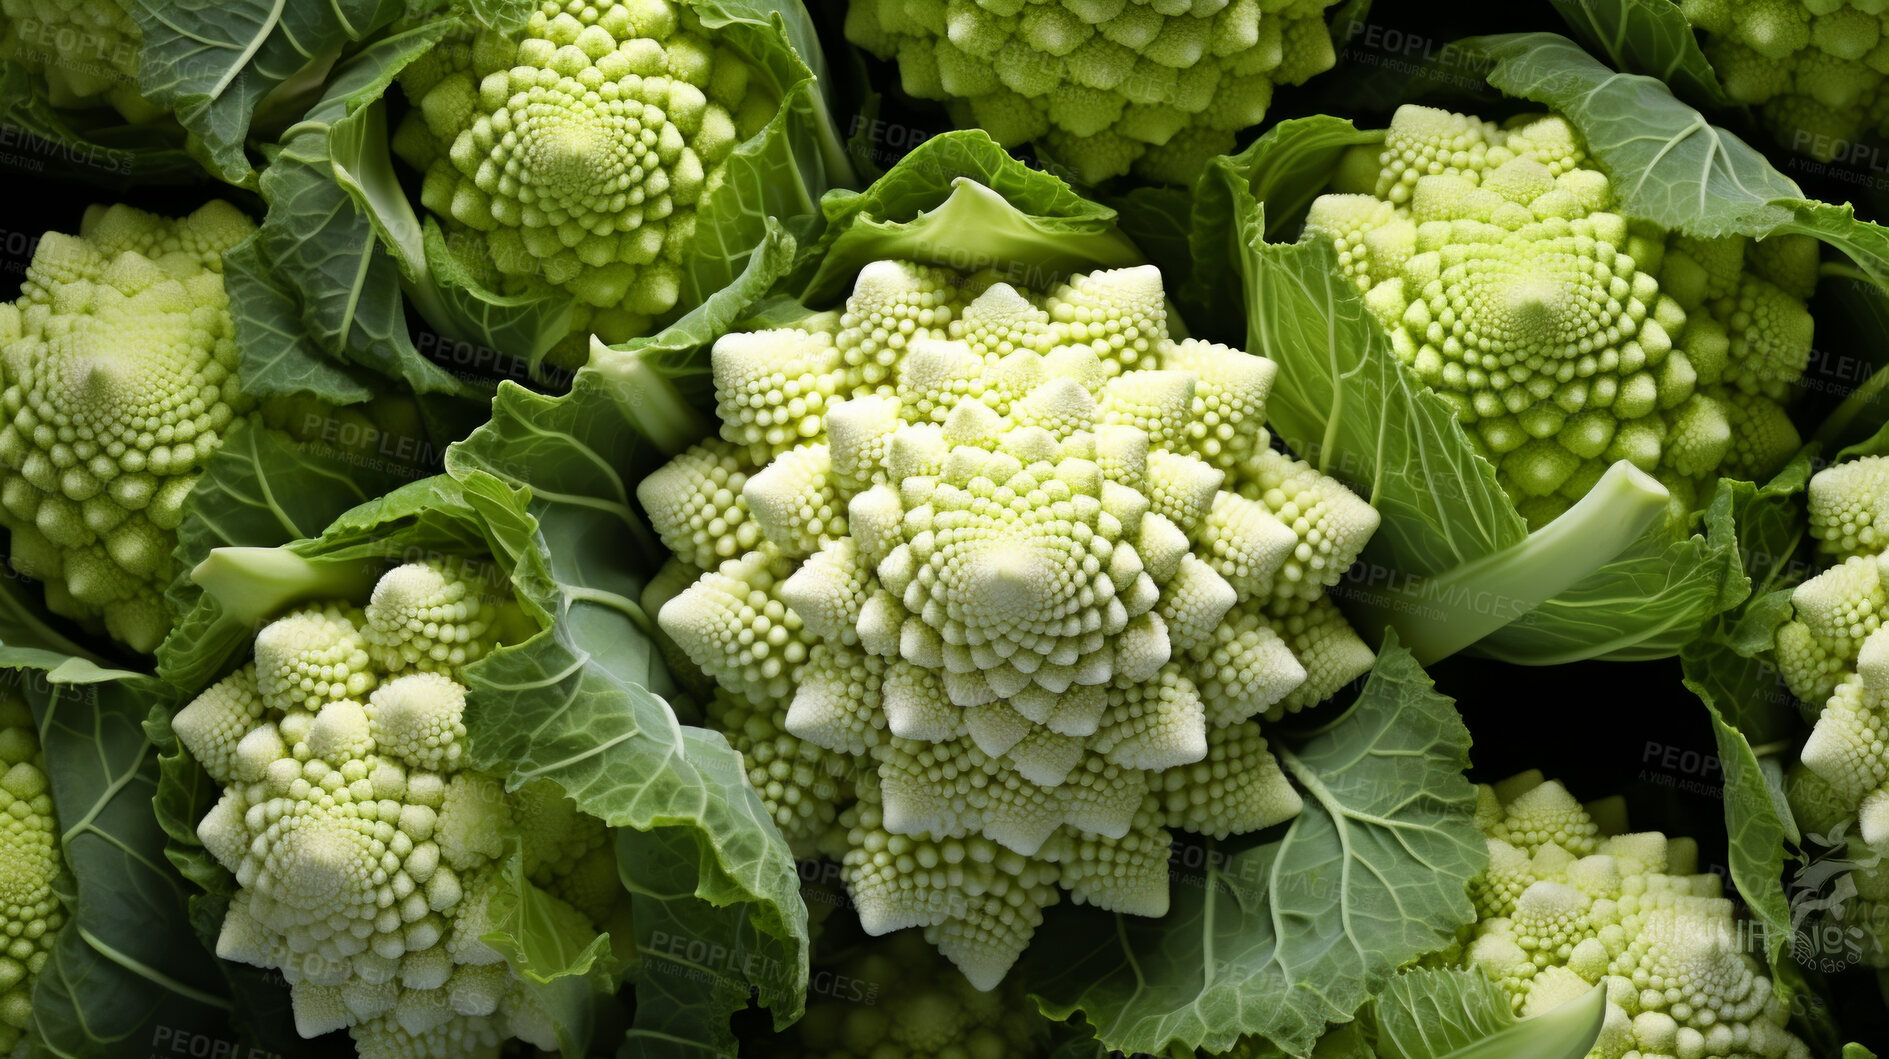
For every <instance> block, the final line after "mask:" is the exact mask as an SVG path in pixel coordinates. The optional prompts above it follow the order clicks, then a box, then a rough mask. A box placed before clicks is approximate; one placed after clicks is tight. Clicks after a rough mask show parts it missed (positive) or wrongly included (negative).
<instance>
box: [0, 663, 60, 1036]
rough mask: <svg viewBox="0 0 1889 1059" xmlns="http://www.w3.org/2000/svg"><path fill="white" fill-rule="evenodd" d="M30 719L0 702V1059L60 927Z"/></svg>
mask: <svg viewBox="0 0 1889 1059" xmlns="http://www.w3.org/2000/svg"><path fill="white" fill-rule="evenodd" d="M45 769H46V763H45V761H44V760H43V759H42V758H41V755H40V747H39V733H38V731H37V730H35V728H34V727H33V714H32V712H31V711H30V710H28V709H27V707H26V704H25V703H24V702H22V701H20V700H19V698H18V697H16V696H14V695H11V694H6V695H0V1055H12V1054H13V1049H14V1047H15V1046H16V1045H18V1044H19V1043H20V1038H21V1036H22V1035H24V1033H25V1032H26V1026H27V1023H28V1021H30V1020H31V1018H32V1014H33V981H34V979H35V978H37V977H38V976H39V972H40V969H41V968H42V967H44V966H45V965H46V958H47V956H48V955H50V954H51V952H52V946H53V940H54V939H55V938H56V937H58V934H59V928H60V926H62V925H63V924H64V923H65V919H66V911H65V906H64V905H62V904H61V903H60V901H59V895H58V893H57V891H56V890H55V884H56V883H57V882H58V881H59V875H60V873H61V872H62V871H63V870H64V867H63V865H62V864H61V862H60V859H59V826H58V823H57V821H55V820H54V819H53V806H52V793H51V786H50V783H49V781H48V779H47V777H46V771H45Z"/></svg>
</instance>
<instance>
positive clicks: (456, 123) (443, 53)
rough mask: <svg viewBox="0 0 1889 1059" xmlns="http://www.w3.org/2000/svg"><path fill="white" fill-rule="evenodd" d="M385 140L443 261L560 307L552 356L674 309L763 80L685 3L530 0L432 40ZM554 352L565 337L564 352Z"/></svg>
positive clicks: (407, 76)
mask: <svg viewBox="0 0 1889 1059" xmlns="http://www.w3.org/2000/svg"><path fill="white" fill-rule="evenodd" d="M400 82H401V86H402V87H403V88H404V89H405V91H406V94H407V98H408V99H410V100H411V101H412V102H413V104H414V108H413V110H412V112H411V113H410V114H409V116H408V117H407V119H406V121H405V123H404V124H403V125H402V126H401V128H400V129H399V131H398V132H397V133H396V135H395V138H394V148H395V150H396V151H397V152H399V154H400V156H401V157H402V158H404V159H406V160H407V161H408V162H409V163H410V164H412V165H413V166H414V167H415V168H417V169H420V170H421V171H422V172H423V173H424V174H425V176H424V179H423V182H422V184H421V191H420V198H421V201H422V202H423V203H424V204H425V206H426V208H427V209H429V210H432V211H433V213H434V214H436V215H437V216H438V217H439V218H440V219H441V222H442V223H443V224H445V225H446V226H447V228H448V231H449V239H450V240H451V245H452V247H453V250H454V253H455V256H456V257H458V258H459V260H460V261H461V262H462V263H463V264H464V265H465V267H466V268H468V269H469V270H470V271H471V273H472V274H473V275H475V276H483V277H487V278H488V280H489V281H490V282H491V283H492V284H493V285H494V286H496V287H498V288H500V290H501V292H503V293H540V292H545V291H547V290H556V291H559V292H562V293H563V294H565V295H567V296H569V297H571V298H574V299H575V300H576V302H577V304H578V312H577V316H576V318H575V319H574V320H573V321H572V328H573V334H574V336H575V337H573V338H572V339H569V340H567V341H566V342H565V343H563V345H561V346H560V347H559V348H560V351H561V352H560V354H559V355H560V357H561V359H566V360H570V359H574V360H575V361H576V362H580V363H581V361H582V359H583V356H584V352H585V351H586V350H587V349H588V348H589V346H588V336H589V335H592V334H595V335H596V336H597V337H599V338H601V339H602V340H603V341H605V342H619V341H622V340H624V339H628V338H632V337H635V336H637V335H640V334H644V333H647V331H648V329H649V328H650V326H651V325H652V324H653V323H654V322H655V321H656V320H657V319H658V318H660V317H663V316H664V315H665V314H668V313H669V312H670V311H671V310H673V309H675V308H676V305H677V299H678V298H679V296H680V295H681V293H682V284H683V271H684V269H685V267H686V262H687V258H688V256H689V254H690V253H691V250H692V246H691V244H692V243H693V241H694V239H695V229H696V223H695V221H696V213H697V211H698V210H700V209H702V208H704V207H705V206H706V204H707V202H708V199H709V197H710V196H711V195H713V194H714V192H715V190H716V189H717V188H719V187H720V186H721V184H722V181H723V180H724V178H725V173H726V169H727V163H728V159H729V157H730V155H732V154H733V153H734V150H735V148H736V147H738V146H740V144H741V143H742V142H743V141H744V140H747V139H748V138H750V137H752V136H754V135H755V134H756V133H758V132H760V131H761V129H762V127H764V126H765V125H766V124H767V123H768V121H769V120H771V119H772V118H773V116H774V112H775V111H776V110H777V109H778V107H779V103H780V100H779V95H778V92H777V91H776V90H775V89H773V88H771V87H769V86H768V82H767V77H766V75H765V74H764V73H763V72H762V71H761V70H760V68H758V67H757V66H756V65H755V64H754V63H753V62H752V61H751V60H750V59H749V58H748V57H747V56H745V55H743V54H741V53H739V52H738V51H735V50H734V49H732V48H731V47H729V46H727V45H725V44H718V43H716V42H715V39H714V37H713V35H712V34H710V33H709V32H707V31H706V30H704V28H703V27H702V25H701V23H700V20H699V19H698V17H697V16H696V14H695V12H694V11H693V10H692V8H691V7H690V6H689V5H688V4H687V3H680V2H673V0H621V2H606V3H601V4H591V3H583V2H578V0H543V2H541V3H539V4H538V5H537V8H536V10H535V11H533V12H532V13H531V16H530V18H529V20H528V21H527V22H526V24H525V26H524V27H523V28H522V29H520V30H518V31H516V32H514V33H506V32H500V31H497V30H487V29H482V30H479V31H477V32H476V33H469V34H462V35H460V36H457V37H454V38H450V39H448V40H447V41H445V42H443V43H441V44H440V45H438V46H437V47H436V48H435V49H434V51H433V52H432V53H431V54H429V55H428V56H426V57H424V58H422V59H421V60H420V61H417V62H415V63H414V64H412V65H411V66H409V67H408V68H407V69H406V70H405V71H404V72H403V73H402V74H401V77H400ZM566 347H568V348H566Z"/></svg>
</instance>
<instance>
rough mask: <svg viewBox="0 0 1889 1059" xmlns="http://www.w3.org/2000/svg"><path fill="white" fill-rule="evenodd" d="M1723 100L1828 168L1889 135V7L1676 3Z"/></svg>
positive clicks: (1866, 3) (1824, 2) (1763, 0)
mask: <svg viewBox="0 0 1889 1059" xmlns="http://www.w3.org/2000/svg"><path fill="white" fill-rule="evenodd" d="M1679 7H1680V10H1681V11H1683V12H1684V13H1685V16H1686V21H1688V22H1690V23H1692V25H1693V26H1694V27H1695V28H1697V29H1699V30H1701V31H1702V32H1704V33H1705V34H1706V38H1705V41H1704V47H1705V54H1706V57H1707V58H1708V59H1710V60H1711V62H1712V66H1713V68H1714V69H1715V70H1717V71H1718V75H1719V81H1720V82H1721V83H1722V84H1723V85H1724V86H1725V92H1726V94H1727V95H1729V96H1731V97H1732V98H1733V99H1734V100H1737V101H1738V102H1740V103H1745V104H1749V105H1751V106H1754V107H1757V108H1758V112H1759V114H1760V116H1761V117H1762V118H1763V119H1764V122H1765V124H1766V125H1768V126H1769V127H1770V131H1771V133H1772V135H1773V136H1775V137H1776V138H1777V139H1778V141H1779V142H1780V143H1782V144H1783V145H1784V146H1786V147H1788V148H1790V149H1791V150H1793V151H1796V152H1798V153H1799V154H1805V155H1810V156H1812V157H1814V158H1817V159H1819V160H1822V161H1826V162H1827V161H1830V160H1831V159H1833V158H1835V157H1837V156H1839V155H1841V154H1842V153H1844V152H1845V151H1847V150H1849V149H1851V148H1852V147H1854V146H1855V144H1856V142H1857V140H1859V139H1860V138H1861V137H1863V136H1865V135H1867V134H1869V133H1875V132H1880V131H1882V130H1883V129H1884V128H1885V127H1889V95H1885V94H1884V92H1883V90H1882V89H1883V79H1884V76H1885V75H1886V74H1889V48H1885V47H1883V46H1882V45H1883V39H1884V37H1885V36H1889V7H1885V6H1884V5H1883V4H1881V3H1880V2H1878V0H1810V2H1805V0H1679Z"/></svg>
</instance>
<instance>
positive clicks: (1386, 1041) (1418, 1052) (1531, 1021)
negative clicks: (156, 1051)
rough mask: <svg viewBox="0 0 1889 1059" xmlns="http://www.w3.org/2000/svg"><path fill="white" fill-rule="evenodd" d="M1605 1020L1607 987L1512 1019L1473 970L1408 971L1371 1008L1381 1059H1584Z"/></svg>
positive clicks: (1501, 996) (1503, 1000) (1505, 1002)
mask: <svg viewBox="0 0 1889 1059" xmlns="http://www.w3.org/2000/svg"><path fill="white" fill-rule="evenodd" d="M1606 1015H1607V989H1606V987H1605V986H1599V985H1597V986H1595V987H1594V988H1593V989H1591V990H1589V991H1588V993H1587V995H1586V996H1584V997H1582V998H1581V999H1579V1000H1576V1001H1573V1002H1572V1003H1568V1004H1563V1005H1561V1006H1560V1007H1558V1008H1555V1009H1553V1010H1552V1011H1547V1012H1543V1013H1542V1014H1540V1015H1536V1016H1534V1017H1532V1018H1528V1019H1524V1020H1522V1021H1520V1022H1517V1021H1516V1019H1515V1014H1514V1012H1513V1011H1512V1010H1510V1007H1509V996H1508V993H1506V992H1505V991H1504V990H1503V989H1502V987H1500V986H1498V985H1496V984H1495V983H1494V982H1492V981H1490V980H1489V978H1488V976H1487V975H1484V974H1483V973H1482V972H1481V971H1478V970H1430V969H1419V970H1414V971H1407V972H1405V973H1403V974H1400V975H1398V976H1397V977H1395V978H1392V979H1391V981H1390V985H1389V986H1388V987H1387V988H1386V989H1385V990H1384V992H1383V993H1381V994H1379V995H1378V996H1377V997H1376V998H1375V999H1374V1000H1373V1001H1372V1003H1371V1009H1370V1022H1371V1023H1372V1029H1373V1030H1374V1031H1375V1035H1376V1039H1377V1046H1376V1055H1377V1056H1378V1059H1585V1057H1586V1056H1587V1053H1588V1050H1589V1049H1591V1048H1593V1046H1594V1042H1595V1041H1596V1040H1598V1039H1599V1037H1600V1029H1601V1023H1602V1021H1603V1020H1604V1019H1605V1018H1606Z"/></svg>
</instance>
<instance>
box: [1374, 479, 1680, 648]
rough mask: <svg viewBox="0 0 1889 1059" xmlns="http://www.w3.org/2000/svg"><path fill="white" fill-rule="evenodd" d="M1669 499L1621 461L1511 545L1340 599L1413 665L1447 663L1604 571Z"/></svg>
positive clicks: (1656, 518) (1656, 517)
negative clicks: (1393, 635)
mask: <svg viewBox="0 0 1889 1059" xmlns="http://www.w3.org/2000/svg"><path fill="white" fill-rule="evenodd" d="M1669 500H1670V496H1669V494H1668V493H1667V492H1666V487H1665V486H1663V485H1661V484H1660V483H1659V481H1658V480H1657V479H1655V478H1654V477H1653V476H1652V475H1649V474H1647V473H1646V472H1645V471H1642V470H1640V469H1639V468H1638V467H1635V466H1634V465H1633V464H1631V463H1628V462H1626V461H1625V460H1621V461H1620V462H1618V463H1615V464H1614V465H1613V466H1611V467H1609V468H1608V469H1607V470H1606V472H1605V473H1604V474H1602V475H1601V476H1600V481H1598V482H1596V483H1594V487H1593V488H1592V489H1589V490H1588V491H1587V493H1586V495H1584V496H1582V497H1581V499H1579V500H1577V501H1575V504H1574V506H1573V507H1571V508H1569V509H1568V510H1567V511H1565V512H1563V513H1562V514H1561V515H1560V517H1558V518H1556V519H1555V520H1554V521H1552V522H1550V523H1548V524H1547V525H1546V526H1543V527H1541V528H1540V529H1538V530H1535V531H1534V532H1532V533H1530V534H1529V535H1528V537H1527V538H1526V539H1524V540H1523V541H1522V542H1521V543H1519V544H1516V545H1515V546H1513V547H1510V548H1504V549H1502V550H1501V551H1498V552H1492V553H1490V554H1488V555H1485V556H1482V557H1480V558H1478V559H1475V560H1474V561H1472V562H1467V563H1464V564H1463V565H1461V566H1458V567H1455V568H1453V569H1451V570H1448V571H1446V572H1444V573H1442V574H1439V575H1437V576H1435V577H1427V578H1403V577H1397V576H1392V577H1391V578H1390V579H1389V580H1388V581H1386V582H1383V583H1379V582H1377V581H1376V580H1375V579H1368V578H1367V582H1366V584H1364V585H1362V586H1359V587H1358V588H1356V589H1355V590H1353V591H1351V592H1349V593H1347V596H1348V598H1349V599H1351V600H1352V601H1353V602H1354V604H1355V606H1356V611H1355V612H1354V614H1353V617H1354V619H1356V620H1359V621H1360V623H1361V624H1363V625H1364V626H1365V627H1366V628H1374V629H1381V628H1384V627H1385V626H1389V627H1391V628H1393V629H1395V630H1397V638H1398V639H1399V640H1400V641H1402V642H1403V643H1405V644H1406V645H1408V646H1409V648H1410V652H1411V654H1413V655H1415V656H1416V658H1417V661H1418V662H1420V663H1423V664H1425V665H1428V664H1429V663H1431V662H1435V661H1439V660H1441V659H1444V658H1448V657H1449V656H1450V655H1453V654H1455V653H1456V652H1458V651H1461V650H1463V649H1465V648H1467V647H1469V646H1471V645H1473V644H1475V643H1476V642H1477V641H1479V640H1481V639H1482V638H1483V637H1485V636H1487V635H1489V634H1490V633H1492V632H1494V631H1496V630H1497V629H1500V628H1502V627H1503V626H1505V625H1508V624H1510V623H1511V622H1514V621H1516V620H1517V619H1519V618H1521V617H1522V616H1523V615H1525V614H1527V612H1528V611H1530V610H1532V609H1534V608H1535V607H1537V606H1540V605H1541V604H1542V603H1543V602H1546V601H1547V600H1550V599H1553V598H1555V597H1556V596H1558V595H1560V594H1561V593H1562V592H1563V591H1565V590H1567V589H1568V588H1571V587H1573V586H1574V584H1575V583H1576V582H1578V581H1580V580H1581V579H1582V578H1584V577H1586V576H1588V575H1589V574H1591V573H1593V572H1594V571H1595V570H1598V569H1600V568H1601V567H1602V566H1604V565H1606V564H1607V562H1608V561H1609V560H1611V559H1613V558H1614V556H1616V555H1619V554H1620V553H1621V552H1622V551H1625V550H1626V549H1627V548H1628V547H1629V546H1631V545H1632V544H1633V542H1634V541H1636V540H1638V539H1639V537H1640V535H1641V534H1642V533H1644V532H1645V531H1646V530H1648V529H1649V528H1651V527H1653V526H1654V525H1656V524H1657V523H1658V522H1659V520H1660V518H1661V517H1662V516H1664V515H1665V514H1666V512H1667V509H1668V502H1669ZM1360 615H1362V617H1360ZM1540 661H1541V662H1543V663H1544V664H1545V663H1546V662H1547V661H1548V660H1546V659H1543V660H1540Z"/></svg>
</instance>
